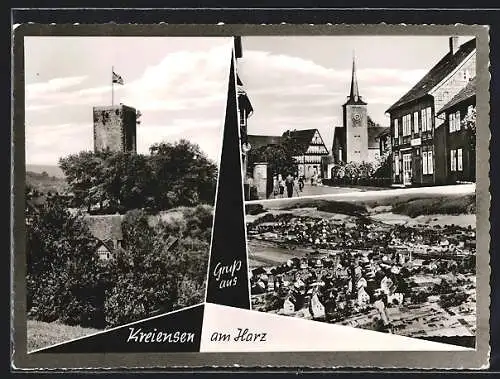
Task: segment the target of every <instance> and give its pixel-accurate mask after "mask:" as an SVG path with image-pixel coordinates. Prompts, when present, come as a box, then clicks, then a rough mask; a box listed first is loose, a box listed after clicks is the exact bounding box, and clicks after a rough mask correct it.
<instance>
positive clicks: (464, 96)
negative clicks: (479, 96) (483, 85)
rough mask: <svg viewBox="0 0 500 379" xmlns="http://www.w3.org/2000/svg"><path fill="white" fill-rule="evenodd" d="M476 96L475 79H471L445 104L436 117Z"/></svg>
mask: <svg viewBox="0 0 500 379" xmlns="http://www.w3.org/2000/svg"><path fill="white" fill-rule="evenodd" d="M474 96H476V78H473V79H471V80H470V81H469V83H467V85H466V86H465V87H464V88H462V89H461V90H460V92H459V93H457V94H456V95H455V96H454V97H453V98H452V99H451V100H450V101H449V102H448V103H446V104H445V105H444V106H443V107H442V108H441V109H440V110H439V112H438V113H437V114H438V115H439V114H441V113H444V112H445V111H447V110H448V109H451V108H453V107H454V106H455V105H457V104H460V103H462V102H463V101H466V100H469V99H471V98H472V97H474Z"/></svg>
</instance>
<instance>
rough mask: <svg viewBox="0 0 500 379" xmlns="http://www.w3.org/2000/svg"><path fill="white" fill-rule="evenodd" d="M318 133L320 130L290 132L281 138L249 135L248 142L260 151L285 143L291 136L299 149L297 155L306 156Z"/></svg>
mask: <svg viewBox="0 0 500 379" xmlns="http://www.w3.org/2000/svg"><path fill="white" fill-rule="evenodd" d="M316 132H318V134H319V131H318V129H302V130H290V131H286V132H284V133H283V135H281V136H258V135H250V134H249V135H248V142H249V143H250V145H251V146H252V149H258V148H260V147H262V146H268V145H279V144H281V143H282V142H283V140H284V138H285V137H286V136H287V135H289V136H290V138H291V139H292V141H293V143H294V145H295V146H296V148H297V154H305V152H306V151H307V149H308V147H309V145H310V144H311V140H312V139H313V137H314V134H315V133H316ZM320 137H321V134H320ZM323 143H324V142H323ZM325 148H326V146H325ZM327 150H328V149H327Z"/></svg>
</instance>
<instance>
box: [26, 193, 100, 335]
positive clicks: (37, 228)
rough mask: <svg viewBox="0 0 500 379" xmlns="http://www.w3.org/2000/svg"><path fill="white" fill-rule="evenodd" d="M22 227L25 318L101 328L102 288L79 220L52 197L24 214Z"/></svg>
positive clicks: (92, 247)
mask: <svg viewBox="0 0 500 379" xmlns="http://www.w3.org/2000/svg"><path fill="white" fill-rule="evenodd" d="M26 221H27V225H26V231H27V235H26V238H27V241H26V249H27V278H26V279H27V281H26V283H27V302H28V304H29V308H28V312H29V316H30V317H31V318H33V319H35V320H38V321H46V322H52V321H56V320H60V321H62V322H64V323H66V324H68V325H81V326H92V327H96V328H102V327H103V326H104V314H103V301H104V291H105V288H106V285H107V282H106V281H105V275H103V272H102V268H101V266H99V264H98V261H97V257H96V254H95V248H96V242H95V239H94V238H93V237H92V236H91V235H90V233H89V232H88V230H87V228H86V225H85V224H84V221H83V219H82V217H81V216H80V215H75V216H73V215H71V214H70V213H69V212H68V211H67V209H66V203H65V201H64V200H62V199H60V198H59V196H54V197H52V198H51V199H50V200H48V201H47V204H46V205H45V206H41V207H38V208H37V209H36V210H35V209H32V208H28V210H27V216H26Z"/></svg>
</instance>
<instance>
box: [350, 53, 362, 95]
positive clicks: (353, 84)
mask: <svg viewBox="0 0 500 379" xmlns="http://www.w3.org/2000/svg"><path fill="white" fill-rule="evenodd" d="M349 97H350V100H352V101H355V102H357V101H358V100H360V96H359V89H358V78H357V77H356V57H355V55H354V52H353V54H352V77H351V92H350V94H349Z"/></svg>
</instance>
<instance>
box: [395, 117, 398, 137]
mask: <svg viewBox="0 0 500 379" xmlns="http://www.w3.org/2000/svg"><path fill="white" fill-rule="evenodd" d="M398 137H399V123H398V119H397V118H396V119H394V138H398Z"/></svg>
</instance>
